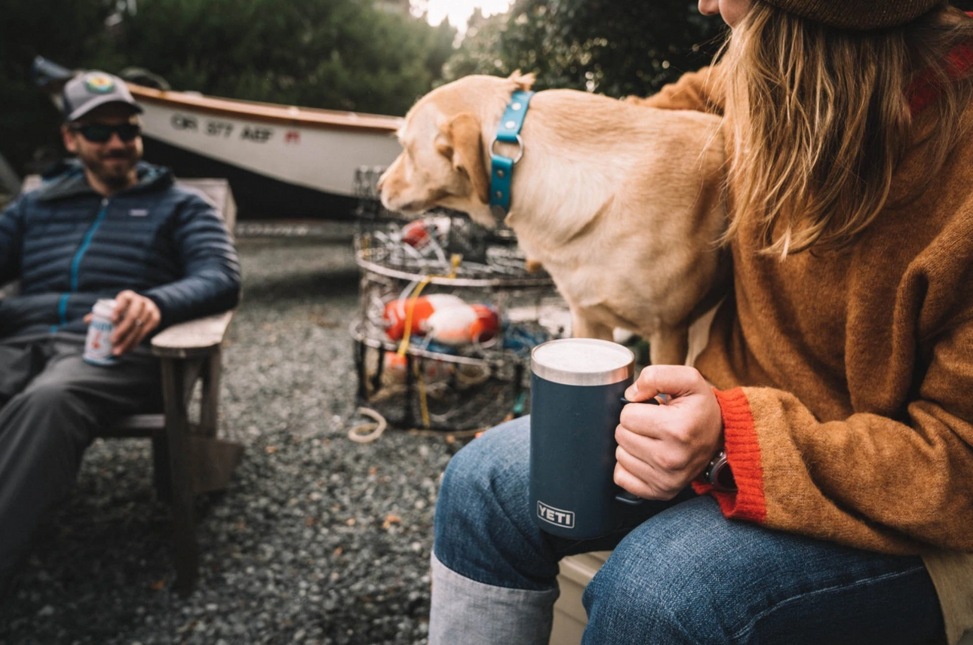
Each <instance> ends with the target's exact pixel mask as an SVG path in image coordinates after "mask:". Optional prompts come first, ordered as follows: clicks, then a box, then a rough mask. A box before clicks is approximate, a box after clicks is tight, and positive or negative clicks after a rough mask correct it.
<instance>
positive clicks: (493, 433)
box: [433, 418, 557, 589]
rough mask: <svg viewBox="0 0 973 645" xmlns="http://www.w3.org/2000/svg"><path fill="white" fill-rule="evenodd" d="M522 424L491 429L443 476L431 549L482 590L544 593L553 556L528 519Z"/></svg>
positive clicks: (524, 428)
mask: <svg viewBox="0 0 973 645" xmlns="http://www.w3.org/2000/svg"><path fill="white" fill-rule="evenodd" d="M528 427H529V422H528V420H527V419H526V418H523V419H516V420H514V421H512V422H510V423H506V424H504V425H501V426H498V427H496V428H493V429H492V430H490V431H488V432H486V433H485V434H484V435H483V436H481V437H480V438H478V439H475V440H474V441H472V442H471V443H470V444H469V445H467V446H466V447H465V448H463V449H462V450H460V451H459V452H458V453H457V454H456V456H454V457H453V459H452V460H451V461H450V464H449V466H448V467H447V468H446V472H445V474H444V475H443V482H442V486H441V487H440V491H439V499H438V502H437V504H436V519H435V540H434V547H433V548H434V551H435V554H436V557H437V558H438V559H439V561H440V562H442V563H443V564H444V565H446V566H447V567H449V568H450V569H452V570H453V571H456V572H457V573H460V574H462V575H465V576H467V577H470V578H472V579H474V580H477V581H479V582H484V583H486V584H495V585H502V586H516V587H518V588H527V589H530V588H544V589H546V588H550V586H551V585H552V584H553V579H554V577H555V576H556V575H557V558H556V556H553V555H552V553H550V548H549V546H548V544H547V542H546V541H545V540H544V538H543V537H542V536H541V535H540V531H539V530H538V529H537V528H536V526H534V523H533V520H532V519H531V517H530V512H529V506H530V504H529V502H528V498H527V495H528V467H529V464H528V454H529V449H530V437H529V431H528Z"/></svg>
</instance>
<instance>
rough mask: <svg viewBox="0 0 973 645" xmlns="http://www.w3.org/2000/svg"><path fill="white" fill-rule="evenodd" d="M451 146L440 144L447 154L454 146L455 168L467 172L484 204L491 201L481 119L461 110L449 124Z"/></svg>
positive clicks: (453, 159)
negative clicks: (481, 133)
mask: <svg viewBox="0 0 973 645" xmlns="http://www.w3.org/2000/svg"><path fill="white" fill-rule="evenodd" d="M447 132H448V134H449V141H450V145H449V146H440V147H439V148H438V149H439V152H440V153H441V154H445V153H446V152H447V150H448V149H449V148H452V161H453V168H455V169H456V170H458V171H460V172H464V173H466V175H467V176H468V177H469V178H470V182H471V183H472V184H473V190H474V191H476V194H477V197H479V198H480V201H481V202H483V203H484V204H486V203H488V202H489V201H490V177H489V175H487V171H486V167H485V166H484V165H483V140H482V137H481V136H480V120H479V119H477V118H476V117H475V116H474V115H472V114H470V113H469V112H461V113H460V114H457V115H456V116H454V117H453V118H452V120H451V121H450V122H449V124H448V126H447Z"/></svg>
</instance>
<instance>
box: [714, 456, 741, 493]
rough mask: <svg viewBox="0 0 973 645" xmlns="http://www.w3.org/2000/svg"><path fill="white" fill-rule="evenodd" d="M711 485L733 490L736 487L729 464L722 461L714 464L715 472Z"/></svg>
mask: <svg viewBox="0 0 973 645" xmlns="http://www.w3.org/2000/svg"><path fill="white" fill-rule="evenodd" d="M712 480H713V485H714V486H716V487H718V488H720V489H721V490H725V491H735V490H736V489H737V483H736V480H735V479H734V478H733V471H732V470H730V464H728V463H726V461H725V460H724V461H722V462H720V463H719V464H717V465H716V472H714V473H713V476H712Z"/></svg>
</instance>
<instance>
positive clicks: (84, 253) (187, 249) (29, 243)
mask: <svg viewBox="0 0 973 645" xmlns="http://www.w3.org/2000/svg"><path fill="white" fill-rule="evenodd" d="M141 111H142V109H141V108H140V107H139V106H138V104H136V103H135V101H134V99H133V98H132V95H131V94H130V93H129V91H128V88H126V86H125V84H124V83H123V82H122V81H121V80H120V79H118V78H116V77H114V76H111V75H109V74H104V73H101V72H89V73H86V74H83V75H81V76H78V77H76V78H74V79H73V80H71V81H70V82H68V83H67V85H66V86H65V88H64V114H65V124H64V125H63V126H62V135H63V138H64V146H65V147H66V148H67V150H68V151H69V152H71V153H73V154H75V155H76V156H77V160H76V161H73V162H69V163H66V164H63V165H62V166H61V167H59V168H58V169H57V170H56V171H55V172H52V173H49V174H48V175H47V176H46V178H45V179H46V181H45V182H44V183H43V184H42V186H41V187H40V188H39V189H38V190H35V191H32V192H30V193H28V194H25V195H22V196H21V197H20V198H19V199H18V200H16V201H15V202H14V203H13V204H11V205H10V206H9V207H8V208H7V209H6V210H5V211H3V213H2V214H0V287H2V286H3V285H4V284H6V283H9V282H11V281H14V280H19V281H20V289H19V295H17V296H15V297H7V298H4V299H2V300H0V527H2V528H0V599H2V598H3V597H4V595H5V592H8V591H9V587H10V585H11V582H12V578H13V572H14V568H15V566H16V565H17V564H18V562H19V560H20V559H21V558H22V556H23V555H24V554H25V552H26V551H27V546H28V543H29V540H30V536H31V534H32V532H33V531H34V529H35V527H36V525H37V523H38V520H39V519H40V518H41V517H42V515H43V513H44V512H45V511H47V510H48V509H49V508H50V507H51V506H52V504H53V503H54V502H56V501H57V500H58V499H59V498H60V497H62V496H63V495H64V494H65V493H66V492H67V491H68V490H69V488H70V487H71V485H72V484H73V482H74V480H75V478H76V475H77V472H78V467H79V465H80V463H81V456H82V453H83V452H84V450H85V448H86V447H87V446H88V445H89V444H90V443H91V441H92V439H93V438H94V436H95V435H96V434H97V432H98V431H99V430H100V429H102V428H104V427H106V426H109V425H111V424H112V423H113V422H114V421H116V420H118V419H120V418H121V417H123V416H125V415H128V414H132V413H135V412H137V411H139V410H143V409H144V408H145V407H147V406H151V405H153V404H156V405H157V404H158V400H159V399H160V398H161V397H160V383H159V381H160V375H159V365H158V362H157V359H155V358H153V357H152V355H151V353H150V351H149V349H148V347H147V340H148V339H149V338H150V337H151V336H152V335H154V334H155V333H157V332H159V331H160V330H162V329H163V328H165V327H167V326H170V325H173V324H176V323H180V322H184V321H187V320H191V319H194V318H199V317H201V316H207V315H211V314H216V313H220V312H223V311H226V310H228V309H231V308H233V307H235V306H236V304H237V302H238V300H239V297H240V266H239V262H238V261H237V256H236V251H235V249H234V247H233V243H232V242H231V240H230V237H229V235H228V233H227V230H226V227H225V226H224V225H223V222H222V221H221V220H220V218H219V217H218V216H217V214H216V213H215V212H214V210H213V208H212V207H211V206H210V205H209V204H208V203H207V202H206V201H204V200H203V199H202V198H200V197H198V196H197V195H195V194H194V193H191V192H189V191H186V190H183V189H181V188H178V187H176V186H174V185H173V177H172V174H171V173H170V172H169V171H168V170H167V169H165V168H161V167H158V166H153V165H150V164H147V163H144V162H141V161H140V159H141V157H142V139H141V138H140V126H139V120H138V116H137V115H138V113H140V112H141ZM99 299H114V300H115V302H116V305H115V308H114V333H113V334H112V337H111V342H112V344H113V347H114V349H113V351H112V355H113V363H114V364H112V365H108V366H103V365H96V364H91V363H88V362H86V361H85V360H84V359H83V358H82V355H83V350H84V344H85V334H86V332H87V328H88V322H87V321H88V320H90V316H89V314H90V313H91V311H92V308H93V306H94V304H95V302H96V301H97V300H99Z"/></svg>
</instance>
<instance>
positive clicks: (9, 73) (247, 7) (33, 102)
mask: <svg viewBox="0 0 973 645" xmlns="http://www.w3.org/2000/svg"><path fill="white" fill-rule="evenodd" d="M0 18H2V19H0V97H3V98H2V100H0V154H3V155H4V156H5V157H6V158H7V159H8V160H10V162H11V163H12V164H13V165H14V166H15V168H16V169H17V170H18V171H20V172H21V173H24V172H25V171H27V170H31V171H36V170H37V169H38V166H41V165H43V162H44V161H45V160H44V159H33V157H34V156H35V155H36V154H37V153H36V151H37V150H39V149H42V150H52V149H53V150H57V149H58V148H57V144H58V140H59V138H58V134H57V127H58V124H59V123H60V116H59V115H58V114H57V112H56V110H55V109H54V107H53V106H52V104H51V102H50V100H48V99H47V98H46V97H45V96H43V95H42V94H41V92H40V91H38V89H37V88H36V87H34V86H33V84H32V82H31V79H30V66H31V62H32V60H33V58H34V56H36V55H38V54H39V55H41V56H44V57H45V58H47V59H49V60H52V61H54V62H56V63H58V64H60V65H63V66H65V67H69V68H85V69H93V68H97V69H103V70H106V71H109V72H113V73H116V74H118V73H120V72H122V71H123V70H124V69H125V68H129V67H139V68H144V69H146V70H149V71H151V72H153V73H155V74H157V75H159V76H161V77H162V78H163V79H165V80H167V81H168V82H169V84H170V85H171V86H172V88H173V89H179V90H194V91H198V92H202V93H204V94H212V95H215V96H224V97H231V98H238V99H246V100H252V101H267V102H272V103H284V104H290V105H301V106H307V107H320V108H331V109H338V110H355V111H361V112H374V113H380V114H393V115H402V114H405V112H406V111H407V110H408V109H409V107H410V106H411V105H412V104H413V103H414V102H415V100H416V99H417V98H418V97H419V96H421V95H422V94H424V93H426V92H428V91H429V90H430V89H432V87H433V83H434V82H435V81H437V80H439V79H440V78H441V76H442V68H443V65H444V63H445V62H446V60H447V59H448V58H449V57H450V56H451V55H452V54H453V53H454V51H455V49H454V41H455V40H456V29H455V28H454V27H451V26H450V25H449V24H448V23H444V24H442V25H440V26H438V27H436V26H431V25H429V24H428V23H427V22H426V20H425V19H424V17H422V16H414V15H412V14H411V13H410V6H409V0H374V1H373V0H287V1H286V2H281V1H279V0H12V2H5V3H4V6H3V9H2V16H0ZM32 159H33V163H32Z"/></svg>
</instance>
